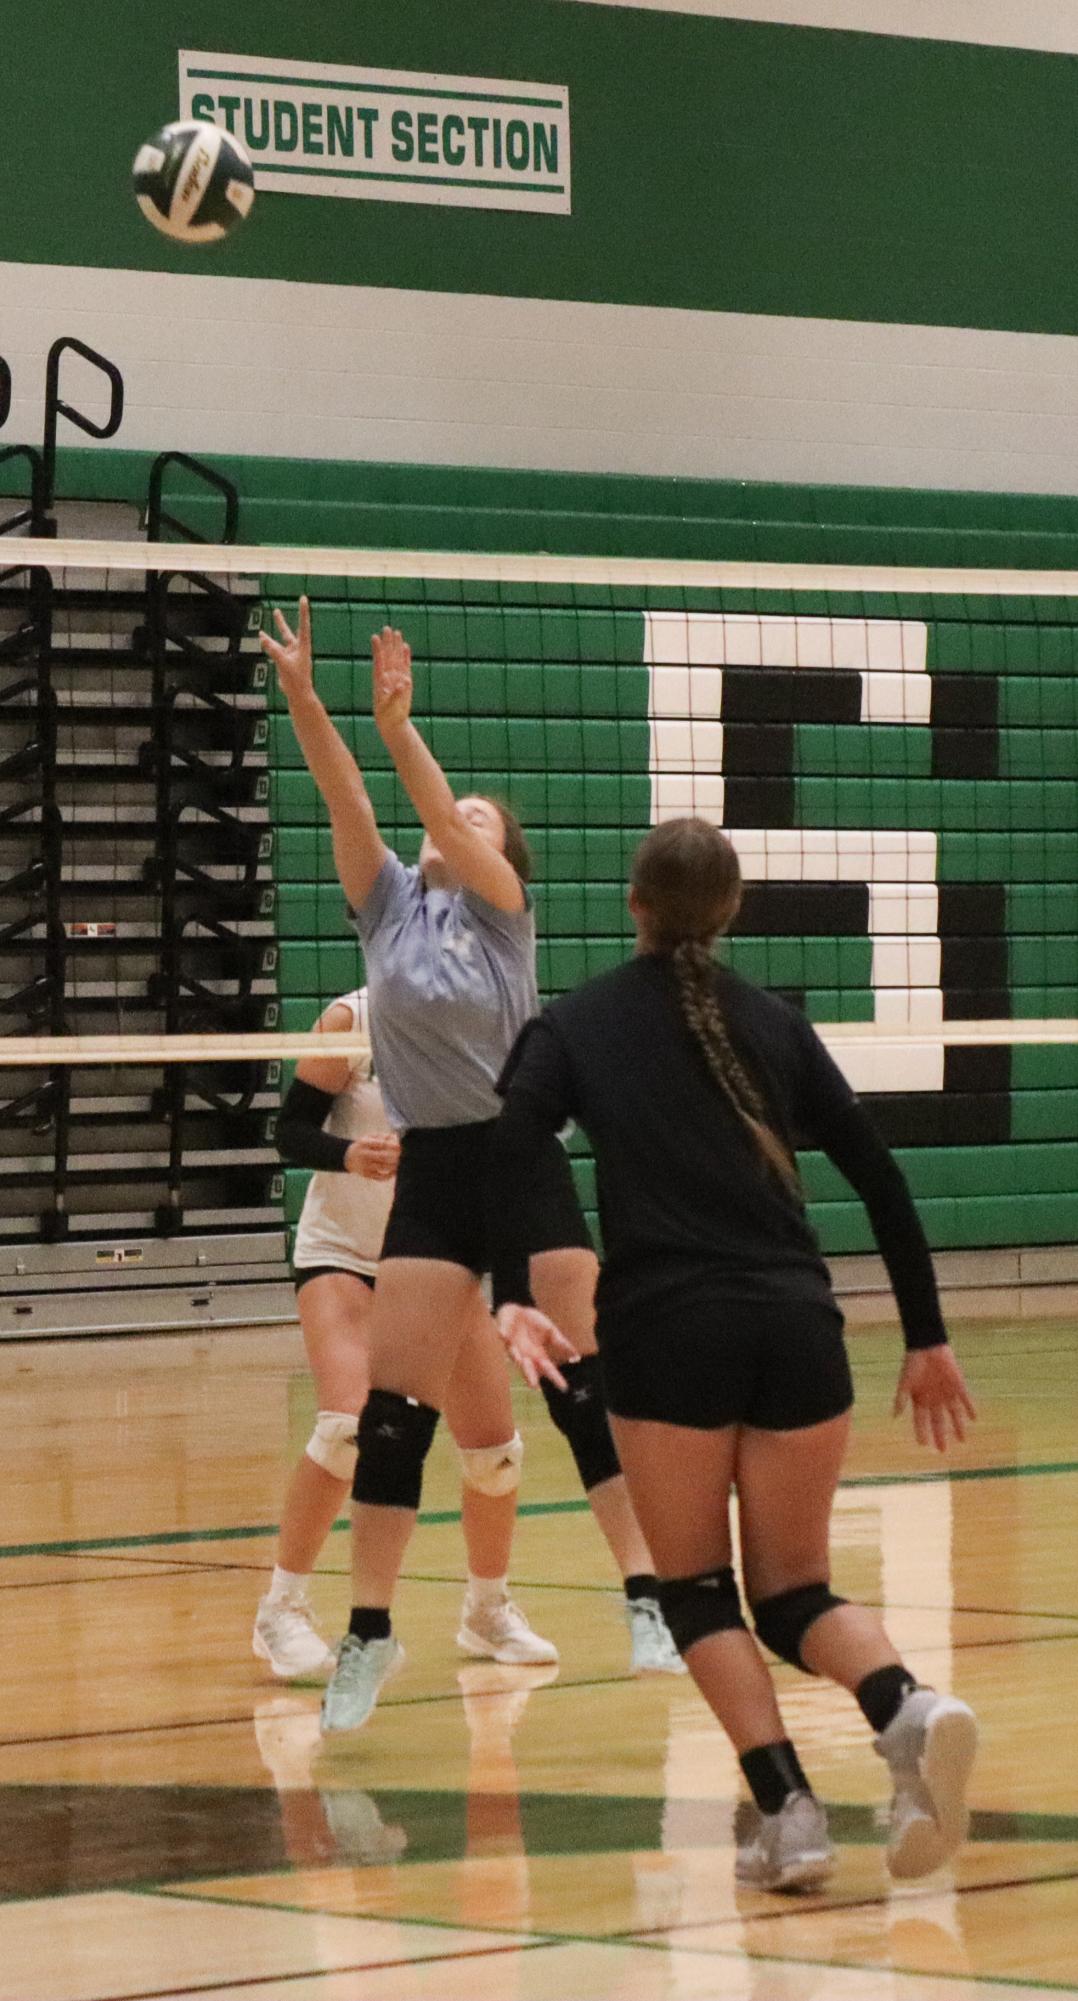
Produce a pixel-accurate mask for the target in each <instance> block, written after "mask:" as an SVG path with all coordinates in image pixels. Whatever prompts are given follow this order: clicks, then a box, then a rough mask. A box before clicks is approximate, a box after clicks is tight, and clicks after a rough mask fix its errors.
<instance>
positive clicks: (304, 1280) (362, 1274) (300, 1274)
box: [292, 1265, 374, 1292]
mask: <svg viewBox="0 0 1078 2001" xmlns="http://www.w3.org/2000/svg"><path fill="white" fill-rule="evenodd" d="M312 1278H358V1280H359V1282H360V1285H366V1286H369V1287H370V1289H371V1291H372V1292H373V1291H374V1278H373V1276H372V1274H371V1273H370V1272H369V1271H351V1270H350V1269H349V1267H348V1266H347V1265H293V1266H292V1283H293V1285H294V1286H295V1288H296V1291H297V1292H302V1290H303V1288H304V1286H305V1285H309V1284H310V1282H311V1280H312Z"/></svg>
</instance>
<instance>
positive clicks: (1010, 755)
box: [999, 683, 1078, 784]
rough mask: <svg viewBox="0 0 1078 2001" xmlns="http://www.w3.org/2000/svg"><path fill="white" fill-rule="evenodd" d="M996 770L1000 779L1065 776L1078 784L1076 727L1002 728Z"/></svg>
mask: <svg viewBox="0 0 1078 2001" xmlns="http://www.w3.org/2000/svg"><path fill="white" fill-rule="evenodd" d="M1064 685H1065V686H1070V685H1072V684H1069V683H1064ZM999 770H1000V777H1001V778H1040V777H1044V778H1067V779H1070V781H1071V782H1072V784H1078V730H1072V729H1047V730H1041V729H1024V730H1003V731H1002V732H1001V734H1000V742H999Z"/></svg>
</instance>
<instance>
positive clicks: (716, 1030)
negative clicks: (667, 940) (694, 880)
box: [671, 938, 801, 1201]
mask: <svg viewBox="0 0 1078 2001" xmlns="http://www.w3.org/2000/svg"><path fill="white" fill-rule="evenodd" d="M671 957H672V959H673V966H674V974H675V977H676V979H677V985H678V997H679V999H680V1001H681V1011H682V1013H683V1015H684V1016H685V1020H686V1022H687V1023H688V1026H689V1028H690V1029H691V1030H692V1033H693V1035H694V1036H695V1037H696V1040H697V1042H698V1043H699V1044H700V1047H701V1049H702V1050H703V1052H704V1059H705V1061H706V1063H707V1067H708V1069H709V1070H710V1072H711V1075H712V1076H713V1078H714V1079H715V1082H716V1084H717V1085H718V1086H719V1089H720V1090H721V1091H722V1092H723V1093H724V1095H725V1096H726V1098H727V1099H728V1101H729V1103H730V1104H731V1105H732V1106H733V1108H734V1111H735V1112H736V1113H737V1115H738V1118H739V1119H740V1120H741V1122H742V1124H743V1125H745V1126H747V1127H748V1130H749V1132H750V1133H751V1135H752V1138H753V1140H754V1141H755V1144H756V1147H757V1150H758V1151H759V1153H760V1154H761V1156H762V1158H763V1160H764V1162H765V1163H766V1165H767V1166H768V1167H769V1168H770V1169H771V1170H772V1172H773V1173H774V1174H775V1175H776V1176H777V1177H778V1179H779V1181H780V1182H781V1183H782V1186H783V1187H784V1188H785V1189H786V1191H787V1194H790V1195H795V1196H796V1197H797V1199H798V1201H800V1199H801V1177H800V1175H799V1174H798V1171H797V1163H796V1161H795V1160H794V1157H793V1154H792V1153H791V1152H790V1150H789V1148H788V1147H787V1146H786V1145H785V1143H784V1142H783V1141H782V1140H781V1139H780V1138H779V1135H778V1133H777V1132H776V1131H775V1129H774V1127H773V1126H771V1125H769V1124H768V1122H767V1112H766V1109H765V1107H764V1102H763V1099H762V1098H761V1096H760V1093H759V1091H758V1090H757V1089H756V1086H755V1084H754V1083H753V1081H752V1079H751V1077H750V1076H749V1074H748V1071H747V1070H746V1069H745V1066H744V1064H743V1063H742V1061H741V1059H740V1057H739V1056H738V1054H737V1051H736V1050H735V1048H734V1045H733V1043H732V1042H731V1040H730V1035H729V1031H728V1029H727V1027H726V1020H725V1017H724V1015H723V1011H722V1008H721V1006H720V1005H719V997H718V994H717V993H716V992H715V982H714V979H713V978H712V972H713V962H712V958H711V951H710V948H709V946H708V945H707V943H706V942H705V941H704V940H703V939H702V938H683V939H682V940H681V942H680V944H679V945H676V946H675V947H674V950H673V953H672V954H671Z"/></svg>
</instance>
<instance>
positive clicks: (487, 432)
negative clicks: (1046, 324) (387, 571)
mask: <svg viewBox="0 0 1078 2001" xmlns="http://www.w3.org/2000/svg"><path fill="white" fill-rule="evenodd" d="M193 327H197V329H198V340H197V343H196V349H197V351H193V350H192V344H191V330H192V328H193ZM59 334H74V335H77V336H78V337H79V338H81V339H82V340H85V341H88V342H89V343H90V345H91V346H93V347H96V348H99V349H101V350H102V352H104V353H105V354H107V355H109V356H111V357H112V358H113V359H114V360H115V361H117V362H118V363H119V365H120V367H121V368H122V370H123V373H124V378H125V382H126V386H127V412H126V415H125V418H124V422H123V426H122V428H121V430H120V431H119V433H118V434H117V437H116V439H115V441H114V442H115V447H116V448H117V449H121V448H123V447H125V446H127V447H133V448H138V449H152V450H154V451H161V450H164V449H166V448H173V449H178V450H184V451H191V452H196V453H197V452H200V451H207V452H228V453H246V454H250V455H251V456H253V457H257V458H262V457H264V456H265V455H266V454H267V453H268V452H274V453H279V454H281V455H283V456H285V457H292V458H304V459H308V458H310V459H317V458H331V459H341V458H344V459H348V458H352V459H357V460H364V459H368V460H370V459H379V460H390V461H403V462H408V463H414V462H422V463H427V464H437V465H446V464H451V465H485V466H511V467H513V466H515V467H527V468H533V469H536V470H540V469H551V470H561V471H566V472H572V471H580V472H625V473H640V474H648V473H654V474H669V475H676V476H683V477H700V478H705V479H747V480H757V479H759V480H788V481H803V482H806V483H808V484H810V485H820V484H825V483H833V484H840V485H842V484H850V485H855V486H866V485H879V486H891V485H895V486H924V487H940V488H971V489H975V490H980V491H986V490H988V491H1003V492H1042V493H1071V492H1073V490H1074V467H1075V464H1076V463H1078V403H1076V400H1075V394H1074V383H1075V378H1076V374H1078V338H1075V337H1074V336H1070V335H1066V336H1065V335H1039V334H1017V333H992V332H978V331H971V330H969V329H965V328H960V327H918V326H897V325H896V326H887V325H878V324H875V323H871V322H870V323H866V322H860V321H846V320H819V319H815V320H809V319H793V318H787V317H783V316H782V315H779V314H775V315H769V314H750V313H706V312H682V311H678V310H674V309H671V308H665V307H648V306H611V305H591V304H587V303H581V302H573V301H558V300H544V299H512V298H501V297H494V296H478V295H475V296H472V295H462V294H454V293H447V292H422V291H398V290H393V289H390V288H389V287H385V288H383V287H370V286H361V285H356V286H350V285H308V284H289V283H284V282H282V281H275V280H269V279H253V278H215V277H213V276H212V275H209V274H207V275H206V276H202V275H199V274H196V273H186V272H184V273H181V272H164V271H152V272H144V271H122V270H97V269H83V268H79V267H75V266H66V265H37V264H16V263H2V262H0V352H2V353H3V354H4V355H6V357H7V359H8V360H9V361H10V363H11V366H12V370H13V374H14V390H15V406H14V409H13V412H12V415H11V418H10V419H9V422H8V424H7V426H6V428H5V432H4V438H5V441H12V442H14V441H17V440H20V439H26V440H33V439H36V438H39V437H40V434H41V409H42V393H43V385H44V377H45V356H46V353H47V351H48V348H49V346H50V345H51V343H52V341H54V340H55V339H56V338H57V336H58V335H59ZM79 386H80V388H81V384H80V385H79ZM89 394H90V407H91V408H96V407H97V405H96V404H95V402H94V400H93V399H94V394H95V391H94V389H93V386H92V385H91V389H90V392H89ZM63 429H64V427H62V432H63ZM67 436H69V437H70V436H71V433H70V432H67ZM74 441H75V442H80V440H79V437H78V434H75V439H74ZM102 449H105V450H108V449H110V447H108V446H104V447H102ZM886 664H887V663H884V662H882V661H881V662H875V661H874V662H873V663H872V665H873V666H874V667H875V666H879V667H880V668H881V669H882V668H884V666H885V665H886ZM891 664H895V663H891Z"/></svg>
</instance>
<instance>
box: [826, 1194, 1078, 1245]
mask: <svg viewBox="0 0 1078 2001" xmlns="http://www.w3.org/2000/svg"><path fill="white" fill-rule="evenodd" d="M917 1209H918V1213H919V1215H920V1218H921V1221H922V1223H923V1224H924V1229H925V1235H926V1236H927V1238H928V1241H929V1243H930V1244H931V1245H932V1247H933V1249H934V1250H950V1249H960V1248H961V1249H971V1250H976V1249H982V1248H985V1249H987V1248H990V1247H992V1246H994V1245H1007V1244H1073V1242H1074V1195H1073V1193H1071V1194H1066V1195H1018V1194H1015V1195H1008V1196H1002V1195H991V1196H966V1197H965V1198H963V1199H961V1200H952V1199H950V1198H941V1199H940V1200H938V1201H924V1202H918V1204H917ZM809 1213H810V1215H811V1218H812V1221H813V1223H814V1224H815V1226H816V1229H817V1230H818V1232H819V1235H820V1242H821V1245H822V1248H823V1249H824V1251H825V1252H828V1253H830V1254H831V1255H832V1256H837V1255H838V1254H839V1253H840V1252H842V1251H871V1250H873V1249H874V1248H875V1247H874V1244H873V1239H872V1232H871V1230H870V1228H869V1226H868V1219H867V1217H866V1216H865V1212H864V1210H863V1209H862V1208H861V1205H860V1203H857V1202H845V1203H843V1202H833V1203H824V1204H822V1205H817V1206H814V1207H813V1208H812V1209H811V1210H810V1212H809Z"/></svg>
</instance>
